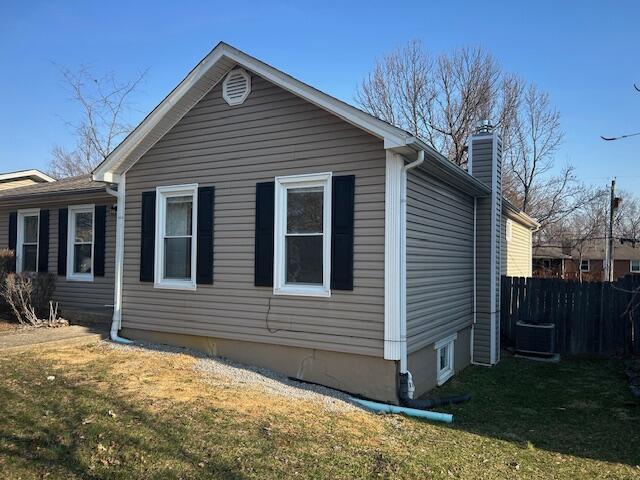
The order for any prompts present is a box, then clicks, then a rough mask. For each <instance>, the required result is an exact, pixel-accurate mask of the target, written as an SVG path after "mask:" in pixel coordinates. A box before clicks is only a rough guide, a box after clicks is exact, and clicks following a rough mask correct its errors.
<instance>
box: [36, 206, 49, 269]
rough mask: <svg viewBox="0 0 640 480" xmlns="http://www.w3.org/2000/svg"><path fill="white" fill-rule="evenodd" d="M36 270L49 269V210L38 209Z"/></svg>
mask: <svg viewBox="0 0 640 480" xmlns="http://www.w3.org/2000/svg"><path fill="white" fill-rule="evenodd" d="M38 271H39V272H48V271H49V210H40V226H39V228H38Z"/></svg>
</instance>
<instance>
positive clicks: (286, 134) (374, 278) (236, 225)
mask: <svg viewBox="0 0 640 480" xmlns="http://www.w3.org/2000/svg"><path fill="white" fill-rule="evenodd" d="M328 171H331V172H333V174H334V175H347V174H353V175H355V179H356V187H355V247H354V250H355V255H354V290H353V291H333V292H332V295H331V297H330V298H313V297H292V296H273V295H272V288H268V287H255V286H254V238H255V190H256V183H258V182H264V181H272V180H273V179H274V177H275V176H279V175H293V174H308V173H318V172H328ZM384 175H385V150H384V148H383V144H382V141H381V140H379V139H377V138H375V137H373V136H371V135H369V134H367V133H365V132H363V131H361V130H359V129H357V128H355V127H353V126H351V125H349V124H347V123H346V122H344V121H342V120H340V119H339V118H337V117H335V116H333V115H331V114H329V113H327V112H325V111H323V110H321V109H319V108H318V107H316V106H314V105H312V104H310V103H307V102H305V101H303V100H302V99H300V98H298V97H296V96H294V95H292V94H290V93H288V92H286V91H284V90H282V89H280V88H279V87H276V86H274V85H273V84H271V83H269V82H267V81H266V80H264V79H262V78H260V77H257V76H256V75H252V91H251V94H250V95H249V97H248V98H247V100H246V101H245V102H244V103H243V104H242V105H239V106H234V107H231V106H229V105H227V104H226V103H225V102H224V100H223V99H222V93H221V83H220V84H218V85H217V86H216V87H214V88H213V89H212V90H211V91H210V92H209V93H208V94H207V95H206V96H205V97H204V98H203V99H202V100H201V101H200V102H199V103H198V104H197V105H196V106H195V107H194V108H193V109H192V110H191V111H189V112H188V113H187V114H186V115H185V116H184V117H183V118H182V119H181V120H180V121H179V122H178V123H177V124H176V125H175V126H174V127H173V128H172V129H171V130H170V131H169V133H168V134H167V135H165V136H164V137H163V138H162V139H161V140H160V141H159V142H158V143H157V144H156V145H155V146H154V147H153V148H151V149H150V150H149V151H148V152H147V153H146V154H145V155H144V156H143V157H142V158H141V159H140V160H139V161H138V162H137V163H136V164H135V165H134V166H133V167H132V168H131V169H130V170H129V171H128V172H127V175H126V182H127V188H126V192H127V196H126V204H127V207H126V218H125V252H124V254H125V260H124V288H123V321H122V324H123V327H124V328H135V329H141V330H151V331H159V332H168V333H182V334H189V335H202V336H209V337H218V338H226V339H236V340H247V341H253V342H266V343H274V344H282V345H290V346H301V347H310V348H317V349H325V350H333V351H342V352H349V353H359V354H365V355H376V356H381V355H382V353H383V335H384V304H383V302H384V210H385V205H384V202H385V199H384V185H385V179H384ZM186 183H198V184H199V185H200V186H206V185H214V186H215V187H216V192H215V210H214V218H215V221H214V267H213V268H214V284H213V285H198V287H197V290H196V291H178V290H166V289H162V290H161V289H155V288H154V287H153V284H152V283H146V282H140V280H139V264H140V228H141V227H140V207H141V195H142V193H143V192H145V191H151V190H154V189H155V188H156V187H157V186H160V185H178V184H186Z"/></svg>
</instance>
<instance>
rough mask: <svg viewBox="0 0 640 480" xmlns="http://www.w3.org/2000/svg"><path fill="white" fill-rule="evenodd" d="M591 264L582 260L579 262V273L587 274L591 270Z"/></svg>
mask: <svg viewBox="0 0 640 480" xmlns="http://www.w3.org/2000/svg"><path fill="white" fill-rule="evenodd" d="M590 263H591V262H589V260H582V261H581V262H580V271H581V272H588V271H589V270H590V269H591V265H590Z"/></svg>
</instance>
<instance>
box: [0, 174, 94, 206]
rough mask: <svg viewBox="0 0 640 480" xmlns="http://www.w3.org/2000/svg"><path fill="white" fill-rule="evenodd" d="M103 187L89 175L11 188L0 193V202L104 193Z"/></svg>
mask: <svg viewBox="0 0 640 480" xmlns="http://www.w3.org/2000/svg"><path fill="white" fill-rule="evenodd" d="M104 190H105V185H104V183H101V182H96V181H95V180H93V179H92V178H91V175H80V176H77V177H69V178H64V179H62V180H57V181H53V182H46V183H37V184H35V185H27V186H25V187H17V188H12V189H10V190H1V191H0V201H7V200H14V199H16V200H17V199H21V198H31V197H37V196H39V195H47V196H51V195H64V194H68V193H89V192H96V191H104Z"/></svg>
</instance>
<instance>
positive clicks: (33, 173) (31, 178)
mask: <svg viewBox="0 0 640 480" xmlns="http://www.w3.org/2000/svg"><path fill="white" fill-rule="evenodd" d="M47 182H55V178H52V177H50V176H49V175H47V174H46V173H44V172H41V171H40V170H36V169H31V170H20V171H18V172H8V173H0V191H2V190H9V189H11V188H18V187H26V186H27V185H36V184H38V183H47Z"/></svg>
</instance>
